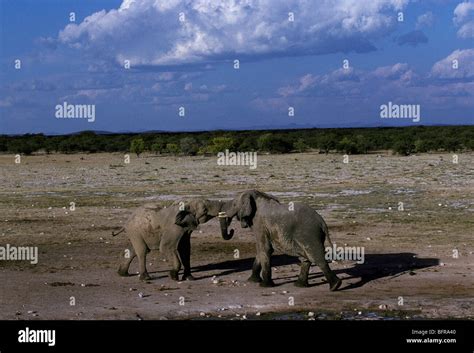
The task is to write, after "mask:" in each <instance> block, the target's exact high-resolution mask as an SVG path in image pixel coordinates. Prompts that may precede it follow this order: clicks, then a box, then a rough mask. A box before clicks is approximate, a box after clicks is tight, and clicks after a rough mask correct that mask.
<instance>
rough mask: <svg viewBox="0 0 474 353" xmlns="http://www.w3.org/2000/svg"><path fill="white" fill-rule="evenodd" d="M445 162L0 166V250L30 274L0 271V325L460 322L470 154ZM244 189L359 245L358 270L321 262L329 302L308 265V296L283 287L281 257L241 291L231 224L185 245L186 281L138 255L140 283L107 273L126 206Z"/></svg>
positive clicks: (469, 262)
mask: <svg viewBox="0 0 474 353" xmlns="http://www.w3.org/2000/svg"><path fill="white" fill-rule="evenodd" d="M452 158H453V156H452V155H451V154H423V155H415V156H410V157H398V156H391V155H389V154H387V153H380V154H378V155H377V154H373V155H361V156H350V157H349V163H343V156H341V155H320V154H317V153H305V154H288V155H259V156H258V167H257V169H255V170H251V169H249V168H248V167H245V166H226V167H223V166H218V165H217V163H216V158H215V157H179V158H178V157H176V158H175V157H161V156H152V155H144V156H141V157H140V158H136V157H134V156H132V158H131V163H130V164H125V163H124V156H123V155H121V154H105V153H104V154H74V155H55V154H52V155H37V156H26V157H22V159H21V163H19V164H16V163H15V158H14V156H12V155H0V180H1V184H0V246H5V245H6V244H10V245H13V246H37V247H38V249H39V261H38V263H37V264H30V263H29V262H26V261H0V277H1V282H2V289H1V294H0V297H1V300H0V319H11V320H14V319H165V318H166V319H182V318H183V319H184V318H232V319H245V318H247V319H258V318H263V319H267V318H271V319H281V318H283V319H284V318H294V319H308V318H309V319H399V318H403V319H404V318H408V319H412V318H471V319H472V318H474V276H472V273H473V267H474V254H473V251H474V240H473V229H474V227H473V225H474V217H473V215H474V214H473V211H474V195H473V190H474V169H473V165H474V163H473V162H474V154H473V153H467V154H459V156H458V158H459V160H458V163H453V159H452ZM252 188H257V189H259V190H262V191H265V192H268V193H271V194H273V195H274V196H276V197H278V198H280V200H281V201H283V202H290V201H302V202H306V203H308V204H310V205H311V206H313V207H314V208H315V209H316V210H317V211H318V212H319V213H320V214H321V215H322V216H323V217H324V218H325V219H326V221H327V223H328V225H329V230H330V234H331V238H332V239H333V241H334V242H336V243H337V244H338V245H346V244H347V246H363V247H364V249H365V262H364V263H363V264H357V263H355V262H351V261H345V262H337V263H332V264H331V267H332V268H333V269H335V270H336V272H337V273H338V275H339V276H340V277H341V278H342V279H343V285H342V287H341V290H340V291H338V292H334V293H333V292H330V291H329V290H328V285H327V284H326V283H323V281H322V276H321V273H320V272H319V269H318V268H317V267H313V268H312V274H311V277H310V284H311V287H310V288H296V287H294V286H293V284H292V282H293V281H294V280H295V279H296V277H297V274H298V271H299V266H298V263H297V261H295V259H293V258H290V257H287V256H284V255H281V254H276V255H275V256H274V263H273V267H274V280H275V282H276V284H277V286H276V287H274V288H261V287H259V286H258V285H256V284H254V283H248V282H246V278H247V277H248V276H249V274H250V268H251V263H252V260H253V257H254V255H255V249H254V241H253V236H252V233H251V232H250V231H249V230H243V229H241V228H240V226H239V225H237V224H235V229H236V235H235V236H234V238H233V239H232V240H230V241H224V240H222V238H221V236H220V233H219V227H218V222H217V220H212V221H210V222H209V223H207V224H204V225H201V226H200V228H199V229H198V230H197V231H195V232H194V233H193V236H192V258H191V260H192V265H193V272H194V275H195V276H196V277H197V278H198V280H196V281H193V282H189V281H186V282H175V281H172V280H170V279H169V278H168V277H167V270H168V268H169V264H168V263H167V262H166V261H163V258H162V256H161V255H160V254H159V253H157V252H152V253H150V254H149V256H148V267H149V270H150V272H151V275H152V277H153V280H152V281H150V282H148V283H141V282H139V280H138V276H131V277H127V278H122V277H119V276H118V275H117V274H116V270H117V267H118V263H119V261H120V255H121V252H123V250H124V249H125V248H128V247H129V246H130V245H129V243H128V241H127V238H126V236H124V235H123V234H122V235H119V236H117V237H112V236H111V231H112V230H116V229H118V228H120V226H121V224H123V222H124V221H125V220H126V219H127V217H128V215H129V214H130V213H131V211H132V210H133V209H134V208H135V207H137V206H138V205H141V204H143V203H145V202H150V201H158V202H162V203H164V204H166V203H170V202H173V201H175V200H177V199H179V198H180V197H192V196H204V197H207V198H215V199H229V198H232V197H233V195H235V194H236V193H237V192H239V191H243V190H246V189H252ZM71 202H73V203H74V204H73V205H74V206H75V208H74V210H71V205H72V204H71ZM402 208H403V210H402ZM236 250H238V252H237V251H236ZM236 255H238V256H236ZM456 255H458V256H456ZM131 269H132V270H133V271H134V272H135V271H136V270H137V266H136V263H134V264H132V268H131ZM71 304H75V305H71Z"/></svg>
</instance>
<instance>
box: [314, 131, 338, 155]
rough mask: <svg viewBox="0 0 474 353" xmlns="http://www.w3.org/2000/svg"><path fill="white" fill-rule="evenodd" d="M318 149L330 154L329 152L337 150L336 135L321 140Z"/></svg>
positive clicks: (325, 136) (322, 137)
mask: <svg viewBox="0 0 474 353" xmlns="http://www.w3.org/2000/svg"><path fill="white" fill-rule="evenodd" d="M318 147H319V149H320V150H321V151H323V152H324V153H326V154H328V153H329V151H331V150H332V149H334V148H336V135H334V134H325V135H323V136H321V137H320V138H319V142H318Z"/></svg>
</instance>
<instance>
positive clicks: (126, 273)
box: [117, 268, 129, 277]
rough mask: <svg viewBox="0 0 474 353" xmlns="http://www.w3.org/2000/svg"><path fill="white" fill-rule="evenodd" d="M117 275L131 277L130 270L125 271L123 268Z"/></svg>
mask: <svg viewBox="0 0 474 353" xmlns="http://www.w3.org/2000/svg"><path fill="white" fill-rule="evenodd" d="M117 273H118V274H119V276H120V277H128V276H129V274H128V270H124V269H122V268H119V269H118V271H117Z"/></svg>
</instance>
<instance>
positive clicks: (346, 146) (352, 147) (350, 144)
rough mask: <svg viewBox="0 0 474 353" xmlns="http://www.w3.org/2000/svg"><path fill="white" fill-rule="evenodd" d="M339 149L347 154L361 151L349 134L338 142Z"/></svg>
mask: <svg viewBox="0 0 474 353" xmlns="http://www.w3.org/2000/svg"><path fill="white" fill-rule="evenodd" d="M337 150H338V151H340V152H344V153H347V154H357V153H359V151H358V149H357V145H356V143H355V142H354V141H353V140H351V139H350V138H349V137H347V136H346V137H344V138H343V139H342V140H341V141H339V143H338V144H337Z"/></svg>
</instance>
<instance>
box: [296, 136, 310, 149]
mask: <svg viewBox="0 0 474 353" xmlns="http://www.w3.org/2000/svg"><path fill="white" fill-rule="evenodd" d="M293 148H294V149H295V151H297V152H306V151H307V150H308V149H309V146H308V145H307V144H306V142H305V140H304V139H302V138H299V139H298V140H296V142H295V143H294V144H293Z"/></svg>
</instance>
